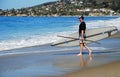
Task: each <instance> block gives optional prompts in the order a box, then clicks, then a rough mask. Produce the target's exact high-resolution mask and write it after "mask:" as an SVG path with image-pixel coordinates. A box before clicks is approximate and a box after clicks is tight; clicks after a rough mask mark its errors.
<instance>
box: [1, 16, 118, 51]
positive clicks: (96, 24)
mask: <svg viewBox="0 0 120 77" xmlns="http://www.w3.org/2000/svg"><path fill="white" fill-rule="evenodd" d="M105 26H116V27H117V28H118V29H119V30H120V18H117V19H112V20H104V21H103V20H97V21H90V22H87V28H88V29H91V28H100V27H105ZM77 29H78V26H74V31H76V30H77ZM72 32H73V31H69V32H57V33H49V34H48V35H45V36H32V37H30V38H28V39H24V38H23V39H16V40H7V41H1V42H0V51H2V50H9V49H15V48H22V47H29V46H35V45H42V44H47V43H52V42H55V41H57V40H59V39H60V38H59V37H57V35H68V34H70V33H72Z"/></svg>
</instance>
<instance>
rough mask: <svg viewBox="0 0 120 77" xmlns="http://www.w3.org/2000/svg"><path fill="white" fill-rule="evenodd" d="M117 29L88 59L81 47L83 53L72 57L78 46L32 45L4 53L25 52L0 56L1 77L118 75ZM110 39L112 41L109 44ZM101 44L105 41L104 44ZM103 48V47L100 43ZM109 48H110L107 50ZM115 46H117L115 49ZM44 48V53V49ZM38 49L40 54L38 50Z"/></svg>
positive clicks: (91, 76)
mask: <svg viewBox="0 0 120 77" xmlns="http://www.w3.org/2000/svg"><path fill="white" fill-rule="evenodd" d="M116 38H118V39H119V38H120V32H118V33H117V34H115V35H114V36H112V37H110V38H108V39H110V40H108V42H107V41H106V40H102V42H105V41H106V45H107V44H108V45H110V44H113V45H114V44H116V45H114V46H113V47H111V46H109V47H108V49H106V50H94V51H93V57H92V60H91V58H90V57H89V56H88V52H87V51H85V50H84V52H83V56H82V57H78V56H76V55H77V54H78V53H79V49H70V48H67V49H64V48H59V47H58V48H56V47H51V46H49V45H44V46H34V47H28V48H21V49H15V50H8V51H7V52H26V53H21V54H10V55H3V56H0V68H1V70H0V76H1V77H80V76H81V77H88V76H89V77H96V75H98V76H99V77H119V76H120V72H119V69H120V67H119V65H120V58H119V57H120V55H119V54H120V48H119V47H120V42H119V40H118V41H117V42H118V43H117V42H115V40H116ZM111 41H113V42H112V43H111ZM104 44H105V43H104ZM103 47H105V46H104V45H103ZM111 48H112V50H111ZM116 48H119V49H116ZM47 51H48V52H47ZM41 52H42V53H41Z"/></svg>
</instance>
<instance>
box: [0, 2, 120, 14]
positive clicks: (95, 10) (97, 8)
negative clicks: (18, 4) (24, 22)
mask: <svg viewBox="0 0 120 77" xmlns="http://www.w3.org/2000/svg"><path fill="white" fill-rule="evenodd" d="M119 4H120V0H58V1H55V2H49V3H44V4H40V5H36V6H33V7H27V8H21V9H10V10H2V9H0V15H1V16H66V15H67V16H68V15H70V16H74V15H87V16H88V15H93V16H95V15H119V13H120V6H119Z"/></svg>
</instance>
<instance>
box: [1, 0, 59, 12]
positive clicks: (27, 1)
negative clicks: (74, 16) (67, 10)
mask: <svg viewBox="0 0 120 77" xmlns="http://www.w3.org/2000/svg"><path fill="white" fill-rule="evenodd" d="M50 1H57V0H0V9H4V10H5V9H12V8H15V9H18V8H23V7H29V6H34V5H38V4H41V3H45V2H50Z"/></svg>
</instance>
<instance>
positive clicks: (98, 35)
mask: <svg viewBox="0 0 120 77" xmlns="http://www.w3.org/2000/svg"><path fill="white" fill-rule="evenodd" d="M117 32H118V29H117V28H116V27H115V26H111V27H103V28H95V29H90V30H86V40H85V41H84V42H85V43H87V44H88V43H93V42H96V41H98V40H101V39H104V38H107V37H110V36H111V35H114V34H116V33H117ZM59 37H62V39H61V40H59V41H57V42H54V43H53V44H52V46H78V45H79V32H76V33H72V34H70V35H68V36H59Z"/></svg>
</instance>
